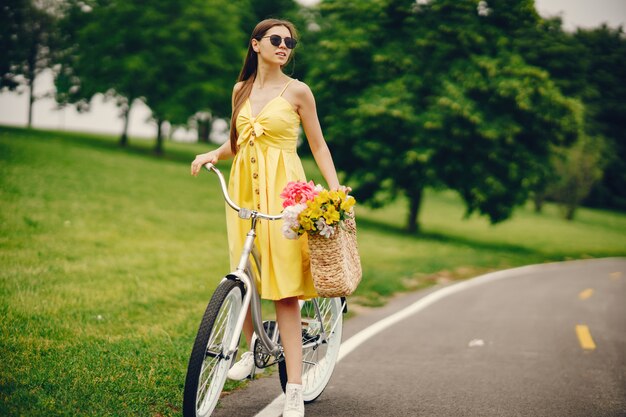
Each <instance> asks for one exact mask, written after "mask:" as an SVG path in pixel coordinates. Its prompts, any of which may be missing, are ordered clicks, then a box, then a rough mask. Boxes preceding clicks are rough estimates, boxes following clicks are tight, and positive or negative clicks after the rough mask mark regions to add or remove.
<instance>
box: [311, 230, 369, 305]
mask: <svg viewBox="0 0 626 417" xmlns="http://www.w3.org/2000/svg"><path fill="white" fill-rule="evenodd" d="M344 226H345V228H342V227H338V228H337V230H336V231H335V233H333V235H332V236H331V237H330V238H326V237H324V236H321V235H310V236H309V237H308V240H309V251H310V256H311V273H312V275H313V285H314V286H315V290H316V291H317V294H318V295H319V296H320V297H345V296H348V295H350V294H352V293H353V292H354V290H355V289H356V287H357V285H359V282H361V258H360V257H359V251H358V248H357V244H356V222H355V221H354V219H353V218H348V219H346V220H345V222H344Z"/></svg>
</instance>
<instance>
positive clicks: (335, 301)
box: [278, 298, 343, 404]
mask: <svg viewBox="0 0 626 417" xmlns="http://www.w3.org/2000/svg"><path fill="white" fill-rule="evenodd" d="M318 311H319V314H318ZM342 313H343V308H342V304H341V299H340V298H314V299H312V300H308V301H306V302H305V303H304V305H303V306H302V308H301V309H300V316H301V322H302V346H303V347H302V396H303V398H304V402H305V404H308V403H310V402H313V401H315V400H316V399H317V398H318V397H319V396H320V395H321V394H322V391H324V388H326V385H327V384H328V381H329V380H330V377H331V375H332V373H333V370H334V369H335V363H336V362H337V357H338V355H339V348H340V347H341V333H342V330H343V314H342ZM322 329H323V330H324V332H325V333H326V341H322V334H323V332H322ZM278 372H279V376H280V385H281V387H282V389H283V392H284V391H285V388H286V386H287V366H286V365H285V362H284V361H281V362H280V363H279V364H278Z"/></svg>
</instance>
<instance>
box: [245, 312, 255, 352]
mask: <svg viewBox="0 0 626 417" xmlns="http://www.w3.org/2000/svg"><path fill="white" fill-rule="evenodd" d="M253 334H254V326H253V325H252V313H251V312H250V307H248V313H246V319H245V320H244V322H243V335H244V336H245V337H246V342H247V343H248V350H252V348H253V346H252V335H253Z"/></svg>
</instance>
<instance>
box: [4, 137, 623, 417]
mask: <svg viewBox="0 0 626 417" xmlns="http://www.w3.org/2000/svg"><path fill="white" fill-rule="evenodd" d="M131 143H132V146H131V148H130V149H125V150H121V149H119V148H118V147H117V146H116V143H115V138H111V137H107V136H95V135H85V134H71V133H58V132H46V131H32V130H22V129H13V128H1V127H0V208H1V210H0V316H1V317H2V320H1V323H0V334H1V337H0V351H1V352H2V367H1V368H0V415H2V416H14V415H28V416H31V415H47V416H58V415H67V416H76V415H81V416H138V415H140V416H172V415H179V414H180V405H181V401H182V390H183V383H184V376H185V371H186V362H187V359H188V355H189V353H190V349H191V346H192V343H193V338H194V336H195V331H196V327H197V325H198V322H199V320H200V317H201V314H202V312H203V311H204V308H205V305H206V302H207V301H208V299H209V297H210V295H211V292H212V290H213V288H214V286H215V284H216V282H217V281H218V280H219V279H220V278H221V276H222V275H223V274H224V273H226V272H227V270H228V261H227V248H226V240H225V239H226V229H225V225H224V204H223V201H222V198H221V196H220V194H219V193H218V190H219V189H218V185H217V180H216V178H215V177H213V176H210V175H207V174H204V175H201V176H200V177H199V178H192V177H190V176H189V162H190V161H191V159H193V156H194V155H195V154H196V153H199V152H202V151H204V150H205V148H204V147H203V146H201V145H197V144H193V145H189V144H172V143H167V144H166V156H165V157H162V158H157V157H154V156H153V155H152V154H151V152H150V147H151V146H152V142H147V141H139V140H136V141H131ZM304 162H305V167H306V169H307V171H308V172H310V173H311V175H313V176H314V177H316V178H319V173H317V172H316V171H315V169H314V168H313V163H312V161H310V160H305V161H304ZM227 165H228V164H226V163H222V164H221V167H222V169H223V170H224V171H227ZM357 214H358V216H359V217H358V219H359V245H360V251H361V256H362V261H363V270H364V276H363V282H362V285H361V286H360V288H359V289H358V291H357V294H356V296H355V297H354V299H355V300H357V301H358V302H359V303H361V304H365V305H377V304H380V303H382V302H384V300H385V297H388V296H390V295H391V294H393V293H394V292H397V291H402V290H407V289H413V288H419V287H422V286H428V285H431V284H432V283H434V282H436V281H437V280H438V279H441V278H444V279H458V278H465V277H468V276H472V275H476V274H478V273H481V272H485V271H488V270H493V269H502V268H508V267H513V266H518V265H524V264H530V263H540V262H546V261H558V260H564V259H577V258H586V257H604V256H624V255H626V214H624V213H614V212H607V211H599V210H588V209H581V210H580V211H579V213H578V216H577V219H576V220H575V221H574V222H567V221H565V220H562V219H561V218H560V217H559V213H558V209H557V208H556V207H554V206H551V205H548V206H547V207H546V209H545V212H544V213H542V214H535V213H533V212H532V210H531V209H530V207H525V208H522V209H519V210H517V211H516V213H515V217H514V218H513V219H512V220H511V221H508V222H505V223H503V224H500V225H496V226H491V225H489V224H488V222H487V221H486V220H485V219H482V218H477V217H472V218H470V219H468V220H463V207H462V204H461V202H460V200H459V199H458V198H457V197H456V196H455V195H454V194H453V193H449V192H434V191H430V192H428V193H427V194H426V199H425V202H424V206H423V210H422V215H421V222H422V228H423V234H422V235H409V234H407V233H405V232H404V231H403V224H404V221H405V216H406V214H405V205H404V204H403V202H402V201H399V202H397V203H394V204H393V205H391V206H388V207H386V208H384V209H382V210H377V211H373V210H369V209H367V208H365V207H359V208H358V211H357Z"/></svg>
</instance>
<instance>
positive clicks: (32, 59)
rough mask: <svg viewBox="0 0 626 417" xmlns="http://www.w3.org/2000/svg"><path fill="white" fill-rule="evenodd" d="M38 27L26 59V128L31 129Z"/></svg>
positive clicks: (37, 50)
mask: <svg viewBox="0 0 626 417" xmlns="http://www.w3.org/2000/svg"><path fill="white" fill-rule="evenodd" d="M39 35H40V32H39V26H37V25H36V27H35V30H34V32H33V39H32V40H31V43H30V46H29V49H28V57H27V58H26V61H27V63H26V65H27V73H28V77H27V78H28V128H29V129H30V128H31V127H33V104H34V103H35V77H36V75H37V55H38V52H39Z"/></svg>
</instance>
